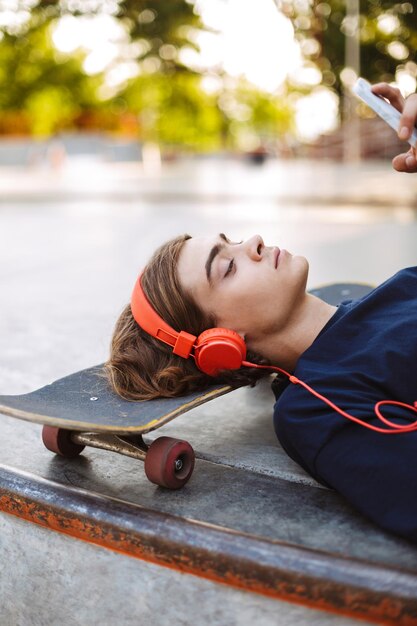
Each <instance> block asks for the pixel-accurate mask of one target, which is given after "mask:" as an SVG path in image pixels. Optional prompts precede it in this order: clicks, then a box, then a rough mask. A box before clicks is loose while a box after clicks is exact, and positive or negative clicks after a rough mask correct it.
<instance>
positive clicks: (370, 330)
mask: <svg viewBox="0 0 417 626" xmlns="http://www.w3.org/2000/svg"><path fill="white" fill-rule="evenodd" d="M294 375H295V376H297V377H298V378H300V379H301V380H303V381H304V382H306V383H308V384H309V385H310V386H311V387H313V389H315V390H316V391H318V392H319V393H321V394H323V395H325V396H326V397H328V398H329V399H330V400H332V401H333V402H334V403H335V404H337V405H338V406H339V407H340V408H342V409H344V410H345V411H347V412H348V413H351V414H352V415H354V416H355V417H359V418H361V419H363V420H365V421H368V422H370V423H372V424H375V425H377V426H382V424H381V422H380V421H379V420H378V419H377V418H376V416H375V414H374V410H373V408H374V405H375V403H376V402H378V401H379V400H384V399H389V400H398V401H402V402H406V403H407V404H411V405H413V403H414V401H416V400H417V267H413V268H408V269H405V270H402V271H401V272H398V274H396V275H395V276H393V277H392V278H390V279H389V280H387V281H386V282H385V283H383V284H382V285H380V286H379V287H378V288H376V289H374V290H373V291H372V292H371V293H370V294H368V295H367V296H365V297H364V298H361V299H360V300H355V301H346V302H343V303H342V304H341V305H340V306H339V307H338V309H337V311H336V313H335V314H334V315H333V317H332V318H331V319H330V321H329V322H328V323H327V324H326V326H325V327H324V328H323V330H322V331H321V332H320V334H319V335H318V337H317V338H316V339H315V341H314V342H313V344H312V345H311V346H310V347H309V348H308V349H307V350H306V351H305V352H304V353H303V354H302V356H301V357H300V359H299V361H298V363H297V366H296V368H295V370H294ZM382 411H383V414H384V415H385V416H386V417H389V418H395V419H394V421H395V420H396V421H398V422H399V423H407V420H406V418H405V416H406V415H407V418H408V421H413V420H414V419H417V414H416V413H413V412H412V411H405V410H404V409H401V408H396V407H386V408H383V409H382ZM274 425H275V430H276V433H277V436H278V439H279V441H280V443H281V445H282V446H283V448H284V449H285V451H286V452H287V454H288V455H289V456H290V457H291V458H292V459H294V460H295V461H296V462H298V463H299V464H300V465H301V466H302V467H303V468H304V469H305V470H306V471H307V472H309V473H310V474H311V475H312V476H313V477H314V478H316V480H318V481H319V482H322V483H324V484H326V485H327V486H330V487H332V488H334V489H336V490H337V491H338V492H339V493H341V494H342V495H343V496H344V497H345V498H346V499H347V500H348V501H349V502H350V503H351V504H352V505H353V506H354V507H355V508H356V509H358V510H359V511H361V512H362V513H363V514H364V515H366V516H367V517H368V518H370V519H371V520H373V521H374V522H376V523H377V524H378V525H380V526H381V527H383V528H385V529H387V530H389V531H392V532H394V533H396V534H399V535H402V536H404V537H407V538H408V539H411V540H413V541H417V431H415V432H411V433H401V434H395V435H384V434H379V433H376V432H373V431H371V430H368V429H366V428H363V427H362V426H359V425H357V424H354V423H352V422H350V421H348V420H347V419H346V418H344V417H342V416H341V415H339V414H338V413H336V412H334V411H333V410H332V409H331V408H330V407H328V406H327V405H326V404H324V403H323V402H321V401H320V400H319V399H317V398H315V397H314V396H313V395H311V394H310V393H309V392H308V391H307V390H305V389H303V388H302V387H301V386H300V385H294V384H292V383H289V382H288V384H287V385H286V387H285V389H284V391H281V393H280V395H278V397H277V401H276V404H275V408H274Z"/></svg>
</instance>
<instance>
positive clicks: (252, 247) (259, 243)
mask: <svg viewBox="0 0 417 626" xmlns="http://www.w3.org/2000/svg"><path fill="white" fill-rule="evenodd" d="M245 247H246V250H247V253H248V255H249V256H250V258H251V259H252V260H253V261H260V260H261V259H262V251H263V249H264V247H265V244H264V240H263V239H262V237H261V236H260V235H254V236H253V237H251V238H250V239H248V240H247V241H246V242H245Z"/></svg>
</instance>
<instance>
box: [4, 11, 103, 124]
mask: <svg viewBox="0 0 417 626" xmlns="http://www.w3.org/2000/svg"><path fill="white" fill-rule="evenodd" d="M50 27H51V16H50V15H49V14H39V13H37V12H36V11H34V12H33V14H32V15H30V16H29V19H28V20H27V21H25V23H24V24H23V25H21V26H20V27H19V28H17V27H16V25H14V26H13V27H3V29H2V32H1V35H2V37H1V40H0V110H1V111H2V121H1V122H0V131H3V132H7V131H8V130H12V131H13V130H14V131H17V132H19V131H20V132H23V133H27V132H29V133H31V134H33V135H37V136H48V135H51V134H53V133H54V132H56V131H57V130H59V129H60V128H62V127H65V126H66V125H68V124H70V123H71V122H72V120H73V119H74V117H75V116H76V115H77V114H78V113H79V112H80V111H81V110H82V109H83V108H86V107H92V106H95V105H96V104H97V98H96V97H95V91H96V88H97V77H94V78H93V77H90V76H86V75H85V74H84V73H83V71H82V67H81V61H82V58H80V57H78V58H77V57H76V56H75V57H72V58H69V57H68V56H62V55H59V54H58V53H57V51H56V50H55V48H54V47H53V45H52V40H51V32H50ZM8 120H13V125H12V128H11V129H8V128H7V122H8Z"/></svg>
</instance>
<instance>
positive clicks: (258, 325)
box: [178, 234, 308, 344]
mask: <svg viewBox="0 0 417 626" xmlns="http://www.w3.org/2000/svg"><path fill="white" fill-rule="evenodd" d="M178 276H179V280H180V283H181V286H182V288H183V289H184V290H185V291H186V292H187V293H189V294H190V295H191V296H192V297H193V298H194V300H195V302H196V303H197V305H199V306H200V308H201V309H202V310H203V311H205V312H206V313H208V314H210V315H213V316H214V318H215V320H216V324H217V326H219V327H222V328H230V329H232V330H235V331H236V332H238V333H240V334H241V335H242V336H243V337H245V338H246V339H247V341H249V344H250V342H251V340H252V341H253V340H255V341H256V340H258V339H262V338H265V336H267V335H268V334H271V333H275V332H279V331H280V330H282V329H283V328H285V326H286V324H287V323H288V320H289V319H290V317H291V314H292V312H293V311H294V309H295V308H296V307H297V305H298V304H299V303H300V302H301V301H302V300H303V297H304V295H305V288H306V283H307V276H308V262H307V260H306V259H305V258H304V257H302V256H293V255H292V254H290V252H288V251H287V250H284V249H280V248H278V247H276V246H265V244H264V242H263V240H262V237H260V236H259V235H254V236H253V237H251V238H250V239H248V240H246V241H244V242H240V243H234V242H231V241H230V240H229V239H228V238H227V237H226V236H225V235H223V234H220V235H218V236H217V237H197V238H192V239H188V240H187V241H186V242H185V243H184V246H183V249H182V250H181V254H180V257H179V262H178Z"/></svg>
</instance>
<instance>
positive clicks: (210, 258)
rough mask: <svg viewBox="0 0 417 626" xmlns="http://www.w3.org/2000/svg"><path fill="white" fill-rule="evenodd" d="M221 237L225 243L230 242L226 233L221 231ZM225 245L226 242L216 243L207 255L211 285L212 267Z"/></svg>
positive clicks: (208, 278)
mask: <svg viewBox="0 0 417 626" xmlns="http://www.w3.org/2000/svg"><path fill="white" fill-rule="evenodd" d="M219 238H220V239H222V240H223V241H224V242H225V243H228V242H229V240H228V238H227V237H226V235H225V234H224V233H219ZM224 247H225V245H224V243H216V245H214V246H213V247H212V249H211V250H210V252H209V255H208V257H207V261H206V276H207V280H208V282H209V284H210V285H211V267H212V265H213V261H214V259H215V258H216V256H217V255H218V254H219V252H220V251H221V250H223V248H224Z"/></svg>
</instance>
